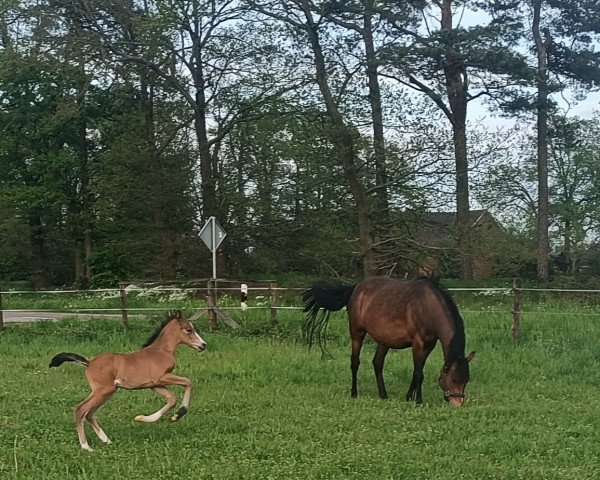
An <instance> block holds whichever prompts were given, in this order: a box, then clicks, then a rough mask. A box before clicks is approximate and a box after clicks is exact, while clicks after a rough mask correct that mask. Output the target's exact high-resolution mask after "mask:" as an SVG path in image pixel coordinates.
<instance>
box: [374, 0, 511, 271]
mask: <svg viewBox="0 0 600 480" xmlns="http://www.w3.org/2000/svg"><path fill="white" fill-rule="evenodd" d="M415 3H417V4H418V5H417V7H419V8H420V9H421V11H422V12H423V18H424V22H425V23H424V25H423V26H424V27H425V28H424V29H423V28H421V29H419V28H407V27H406V26H404V25H403V24H402V21H403V18H402V17H401V16H399V15H398V13H396V12H394V10H393V9H392V8H386V6H385V4H384V6H383V7H382V8H380V13H381V15H382V16H383V17H384V18H385V19H386V20H387V21H388V22H390V24H391V25H393V26H394V27H395V28H396V29H398V30H399V31H400V32H402V33H403V34H404V35H405V37H406V38H407V41H406V42H405V43H403V44H392V45H390V46H389V47H388V48H387V49H386V50H387V53H386V60H387V61H386V65H387V67H388V68H387V69H386V70H385V71H384V74H385V75H387V76H388V77H389V78H393V79H395V80H397V81H398V82H399V83H400V84H402V85H404V86H406V87H409V88H411V89H413V90H416V91H419V92H421V93H423V94H424V95H426V96H427V97H428V98H429V99H430V100H431V101H433V103H434V104H435V105H436V106H437V107H438V108H439V109H440V110H441V111H442V112H443V113H444V115H445V116H446V118H447V120H448V121H449V122H450V125H451V127H452V138H453V146H454V159H455V172H456V173H455V174H456V187H455V202H456V212H457V213H456V214H457V228H458V232H457V233H458V235H457V238H458V244H457V248H458V251H459V255H460V276H461V277H462V278H470V277H471V275H472V262H471V257H470V255H469V250H470V249H471V246H470V244H469V229H470V224H469V209H470V199H469V197H470V195H469V157H468V148H467V145H468V142H467V107H468V103H469V102H470V101H472V100H475V99H476V98H478V97H481V96H483V95H493V94H494V92H495V91H496V90H497V89H501V88H503V86H504V85H505V84H506V83H507V82H508V81H510V79H509V72H508V71H507V69H506V68H505V65H507V64H513V65H514V64H520V63H522V62H521V59H520V57H519V55H516V54H513V53H512V52H510V51H509V50H507V49H506V45H507V43H509V42H510V38H509V37H508V36H504V35H500V32H501V31H502V25H498V24H494V23H489V24H488V25H483V26H481V25H477V26H474V27H463V26H461V24H460V22H461V18H462V13H461V11H463V10H464V9H466V8H469V7H476V2H469V1H462V2H456V1H453V0H439V1H434V2H431V3H432V4H433V5H432V6H430V5H428V4H427V3H426V2H415ZM456 9H460V11H459V12H458V13H457V12H456ZM436 10H437V12H438V14H437V17H434V18H435V20H437V21H439V28H436V27H435V26H434V25H431V24H430V23H429V18H432V17H431V12H432V11H433V12H435V11H436ZM457 18H458V21H456V20H457Z"/></svg>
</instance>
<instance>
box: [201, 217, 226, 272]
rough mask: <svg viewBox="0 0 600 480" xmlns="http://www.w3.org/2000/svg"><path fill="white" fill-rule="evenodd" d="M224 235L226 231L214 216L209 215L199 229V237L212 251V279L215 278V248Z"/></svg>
mask: <svg viewBox="0 0 600 480" xmlns="http://www.w3.org/2000/svg"><path fill="white" fill-rule="evenodd" d="M226 235H227V233H225V230H224V229H223V227H222V226H221V225H220V224H219V222H217V219H216V218H215V217H210V218H209V219H208V220H207V221H206V223H205V224H204V227H202V230H200V238H201V239H202V241H203V242H204V244H205V245H206V246H207V247H208V248H209V250H210V251H211V252H212V261H213V279H215V280H216V279H217V249H218V248H219V245H221V243H222V242H223V240H225V236H226Z"/></svg>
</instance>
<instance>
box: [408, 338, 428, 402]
mask: <svg viewBox="0 0 600 480" xmlns="http://www.w3.org/2000/svg"><path fill="white" fill-rule="evenodd" d="M433 347H435V342H432V343H426V344H423V343H420V342H419V343H413V347H412V353H413V376H412V380H411V382H410V387H409V388H408V392H407V394H406V401H407V402H409V401H411V400H414V401H415V403H416V404H417V405H421V404H422V403H423V396H422V388H421V387H422V385H423V367H424V366H425V361H426V360H427V357H428V356H429V354H430V353H431V351H432V350H433Z"/></svg>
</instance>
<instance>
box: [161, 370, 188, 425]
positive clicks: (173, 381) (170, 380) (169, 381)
mask: <svg viewBox="0 0 600 480" xmlns="http://www.w3.org/2000/svg"><path fill="white" fill-rule="evenodd" d="M160 383H161V384H162V385H181V386H182V387H184V388H185V392H184V393H183V401H182V402H181V407H179V410H177V413H176V414H175V415H173V416H172V417H171V421H173V422H176V421H177V420H179V419H180V418H181V417H183V416H184V415H185V414H186V413H187V412H188V410H189V406H190V398H191V396H192V381H191V380H190V379H189V378H185V377H179V376H177V375H172V374H170V373H169V374H167V375H164V376H163V377H162V378H161V379H160Z"/></svg>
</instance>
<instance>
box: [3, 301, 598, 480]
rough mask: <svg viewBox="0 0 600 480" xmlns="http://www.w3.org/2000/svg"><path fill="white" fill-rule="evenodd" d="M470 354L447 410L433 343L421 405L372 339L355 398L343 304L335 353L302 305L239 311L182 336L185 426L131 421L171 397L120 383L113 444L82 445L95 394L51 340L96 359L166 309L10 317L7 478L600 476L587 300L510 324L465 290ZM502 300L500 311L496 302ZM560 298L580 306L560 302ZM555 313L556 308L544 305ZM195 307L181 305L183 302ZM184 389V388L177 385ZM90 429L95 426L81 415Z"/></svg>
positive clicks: (404, 363) (403, 369) (107, 421)
mask: <svg viewBox="0 0 600 480" xmlns="http://www.w3.org/2000/svg"><path fill="white" fill-rule="evenodd" d="M457 303H458V304H459V308H461V311H462V313H463V317H464V319H465V325H466V333H467V349H468V350H469V351H470V350H476V351H477V354H476V357H475V359H474V360H473V362H472V366H471V382H470V383H469V385H468V386H467V390H466V394H467V399H466V404H465V406H464V407H463V408H461V409H450V408H448V407H447V405H446V404H445V403H444V401H443V399H442V391H441V390H440V389H439V387H438V386H437V377H438V373H439V369H440V368H441V366H442V355H441V352H440V349H439V346H438V347H436V349H435V350H434V351H433V353H432V354H431V356H430V357H429V360H428V362H427V365H426V367H425V381H424V384H423V397H424V405H423V406H421V407H417V406H415V405H414V403H412V402H411V403H408V402H406V401H405V400H404V395H405V393H406V390H407V388H408V384H409V382H410V376H411V373H412V359H411V355H410V352H409V351H406V350H403V351H394V352H390V354H389V356H388V359H387V362H386V367H385V371H384V375H385V378H386V382H387V387H388V393H389V399H388V400H387V401H382V400H380V399H379V398H378V394H377V387H376V383H375V378H374V375H373V370H372V366H371V359H372V356H373V352H374V346H373V344H372V343H370V342H366V344H365V347H364V349H363V352H362V356H361V360H362V364H361V367H360V370H359V376H358V389H359V396H358V398H357V399H355V400H353V399H351V398H350V395H349V391H350V365H349V356H350V347H349V340H348V334H347V324H346V318H345V314H343V313H337V314H335V315H334V316H333V317H332V322H331V326H330V330H329V332H328V339H329V341H328V350H329V351H330V353H331V358H329V359H322V358H321V354H320V351H319V349H318V347H316V348H313V350H312V351H310V352H309V351H308V350H307V347H306V345H305V343H304V341H303V340H302V337H301V321H302V315H301V314H300V313H299V312H297V311H285V312H282V313H281V314H280V316H279V324H278V325H276V326H272V325H269V322H268V312H266V311H252V312H246V313H240V312H237V313H236V314H235V316H234V318H235V319H236V320H237V321H238V322H239V323H240V324H241V325H242V328H241V329H240V330H239V331H237V332H231V331H228V330H226V329H225V328H222V329H220V330H219V331H217V332H209V331H207V328H206V320H199V321H197V322H195V323H196V327H197V328H198V330H199V331H200V333H201V334H202V336H203V338H204V339H205V340H206V341H207V343H208V349H207V350H206V351H205V352H203V353H197V352H194V351H192V350H190V349H188V348H186V347H184V346H181V347H180V348H179V351H178V363H177V367H176V370H175V373H178V374H180V375H185V376H187V377H189V378H191V379H192V381H193V382H194V387H195V388H194V391H193V394H192V400H191V408H190V412H189V414H188V415H187V416H186V417H185V418H183V419H182V420H181V421H180V422H178V423H171V422H170V421H169V420H168V417H165V418H163V419H161V420H160V421H159V422H157V423H155V424H139V423H136V422H134V421H133V418H134V417H135V416H136V415H138V414H149V413H152V412H154V411H156V410H157V409H158V408H160V407H161V406H162V405H163V399H162V398H160V397H158V396H157V395H156V394H154V393H153V392H151V391H119V392H118V393H117V394H116V395H115V396H114V397H113V398H112V399H111V400H110V401H109V402H108V403H107V404H106V405H105V406H104V407H103V408H102V409H100V410H99V412H98V418H99V420H100V423H101V424H102V426H103V428H104V430H105V431H106V433H107V434H108V436H109V437H110V438H111V440H112V441H113V444H111V445H102V444H101V443H100V442H99V441H98V439H97V438H96V437H95V436H94V435H93V432H92V431H91V429H89V430H88V437H89V440H90V445H91V447H92V448H94V452H91V453H90V452H85V451H82V450H81V449H80V448H79V445H78V443H77V435H76V432H75V425H74V420H73V407H74V406H75V405H77V404H78V403H79V402H80V401H81V400H82V399H83V398H85V397H86V396H87V394H88V386H87V382H86V380H85V376H84V368H83V367H81V366H79V365H75V364H66V365H64V366H62V367H60V368H59V369H49V368H48V362H49V360H50V358H51V357H52V356H53V355H55V354H56V353H58V352H61V351H70V352H76V353H79V354H81V355H83V356H86V357H88V358H91V357H94V356H95V355H97V354H99V353H101V352H104V351H122V352H124V351H131V350H135V349H137V348H139V347H140V346H141V344H142V343H143V342H144V341H145V340H146V338H147V337H148V336H149V335H150V334H151V333H152V332H153V330H154V328H155V326H156V323H157V321H158V317H147V318H136V319H132V320H130V321H131V327H130V329H129V330H127V331H124V330H123V326H122V324H121V323H120V322H119V321H118V320H92V321H78V320H75V319H73V320H65V321H60V322H56V323H51V322H40V323H36V324H27V325H10V326H9V327H8V328H7V329H6V330H5V331H4V332H1V333H0V478H3V479H40V478H44V479H45V480H51V479H64V478H86V479H109V478H125V479H138V478H139V479H147V478H179V477H185V478H199V479H229V478H231V479H237V478H239V479H253V478H256V479H300V478H302V479H312V478H315V479H317V478H322V479H352V478H357V479H358V478H360V479H383V478H389V479H392V478H393V479H400V478H418V479H482V478H493V479H517V478H524V479H554V478H556V479H559V478H560V479H588V478H589V479H592V478H594V479H595V478H598V475H599V474H600V460H598V458H599V457H600V429H599V428H598V412H600V396H599V392H600V369H599V368H598V363H599V361H600V345H599V342H598V339H599V337H600V335H599V334H600V325H599V323H598V322H599V321H600V317H597V316H595V315H589V314H590V313H594V312H595V311H597V310H595V307H594V306H593V305H592V306H590V305H584V304H583V303H581V302H578V303H574V302H567V301H561V302H547V303H542V304H538V305H537V306H531V308H530V310H532V311H533V310H538V311H537V312H532V313H527V314H524V316H523V320H522V341H521V343H520V344H518V345H513V343H512V341H511V337H510V322H511V318H510V307H509V306H508V304H507V305H502V308H498V305H497V304H498V301H497V300H495V301H494V300H492V299H489V298H485V299H483V300H482V301H481V302H480V303H479V305H478V307H477V309H476V308H474V306H473V304H471V305H468V306H465V305H463V303H462V302H461V300H460V299H459V298H457ZM501 310H502V311H501ZM561 310H563V311H565V312H566V311H569V312H575V313H577V315H572V314H569V315H567V314H561ZM549 311H552V314H547V312H549ZM189 314H190V313H189V312H188V315H189ZM173 391H175V392H176V394H177V396H178V399H179V402H181V398H182V389H181V388H175V389H173ZM88 428H89V427H88Z"/></svg>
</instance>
